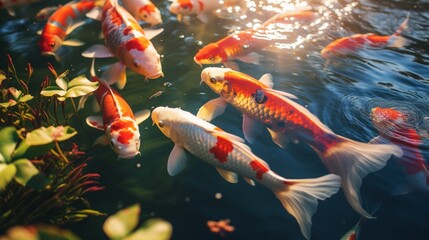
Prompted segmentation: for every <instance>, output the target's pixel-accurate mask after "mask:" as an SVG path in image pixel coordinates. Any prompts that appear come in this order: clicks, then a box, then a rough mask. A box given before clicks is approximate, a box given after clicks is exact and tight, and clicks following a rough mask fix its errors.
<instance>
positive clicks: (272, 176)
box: [152, 107, 340, 239]
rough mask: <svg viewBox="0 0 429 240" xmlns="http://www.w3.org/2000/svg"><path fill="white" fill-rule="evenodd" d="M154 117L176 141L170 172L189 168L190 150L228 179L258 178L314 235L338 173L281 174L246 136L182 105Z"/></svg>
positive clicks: (337, 182) (337, 183)
mask: <svg viewBox="0 0 429 240" xmlns="http://www.w3.org/2000/svg"><path fill="white" fill-rule="evenodd" d="M152 120H153V122H154V123H155V124H156V125H157V126H158V128H159V129H160V130H161V132H162V133H164V135H165V136H167V137H168V138H170V139H171V140H172V141H173V142H174V143H175V145H174V148H173V150H172V152H171V154H170V156H169V158H168V163H167V170H168V172H169V174H170V175H172V176H174V175H176V174H177V173H179V172H180V171H181V170H182V169H183V168H184V167H185V165H186V161H187V158H186V153H185V149H186V150H187V151H189V152H190V153H192V154H193V155H195V156H196V157H198V158H200V159H201V160H204V161H205V162H207V163H208V164H210V165H213V166H214V167H216V169H217V171H218V172H219V173H220V175H221V176H222V177H223V178H225V180H227V181H228V182H231V183H236V182H237V181H238V176H237V174H239V175H241V176H243V177H244V179H245V180H246V181H247V182H248V183H249V184H251V185H252V186H253V185H255V182H254V181H256V182H258V183H260V184H262V185H263V186H265V187H267V188H268V189H270V190H271V191H273V192H274V194H275V195H276V197H277V198H278V199H279V200H280V202H281V203H282V205H283V207H284V208H285V209H286V211H287V212H289V213H290V214H291V215H293V216H294V217H295V218H296V220H297V221H298V223H299V226H300V228H301V232H302V234H303V235H304V237H305V238H306V239H309V238H310V235H311V217H312V215H313V214H314V213H315V211H316V209H317V205H318V202H317V200H324V199H326V198H328V197H330V196H331V195H332V194H335V193H336V192H337V191H338V190H339V187H340V178H339V177H338V176H336V175H334V174H328V175H325V176H322V177H319V178H312V179H285V178H283V177H281V176H279V175H278V174H276V173H275V172H273V171H272V170H271V169H270V168H269V166H268V164H267V163H266V162H265V161H264V160H262V159H261V158H259V157H258V156H256V155H255V154H253V153H252V151H251V149H250V148H249V147H248V146H247V145H245V144H244V139H242V138H240V137H238V136H235V135H232V134H230V133H227V132H224V131H223V130H221V129H220V128H218V127H216V126H215V125H213V124H211V123H208V122H206V121H204V120H202V119H200V118H198V117H196V116H195V115H193V114H191V113H189V112H186V111H183V110H181V109H179V108H168V107H157V108H155V109H154V110H153V112H152ZM195 143H198V144H195Z"/></svg>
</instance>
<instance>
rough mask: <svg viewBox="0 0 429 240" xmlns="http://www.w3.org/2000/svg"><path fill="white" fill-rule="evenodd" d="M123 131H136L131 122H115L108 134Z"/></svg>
mask: <svg viewBox="0 0 429 240" xmlns="http://www.w3.org/2000/svg"><path fill="white" fill-rule="evenodd" d="M123 129H131V130H134V131H135V130H136V128H135V127H134V123H133V122H132V121H117V122H114V123H113V124H112V125H111V126H110V132H112V133H113V132H118V131H121V130H123Z"/></svg>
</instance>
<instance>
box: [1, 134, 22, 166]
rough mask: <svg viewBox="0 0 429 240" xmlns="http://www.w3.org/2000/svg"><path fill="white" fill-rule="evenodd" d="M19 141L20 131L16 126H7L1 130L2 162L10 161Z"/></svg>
mask: <svg viewBox="0 0 429 240" xmlns="http://www.w3.org/2000/svg"><path fill="white" fill-rule="evenodd" d="M18 141H19V137H18V133H17V132H16V129H15V128H14V127H5V128H3V129H1V130H0V155H2V157H1V159H2V161H1V162H4V163H9V162H10V160H11V156H12V153H13V151H14V150H15V148H16V144H17V143H18Z"/></svg>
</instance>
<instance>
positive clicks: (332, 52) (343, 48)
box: [320, 14, 410, 59]
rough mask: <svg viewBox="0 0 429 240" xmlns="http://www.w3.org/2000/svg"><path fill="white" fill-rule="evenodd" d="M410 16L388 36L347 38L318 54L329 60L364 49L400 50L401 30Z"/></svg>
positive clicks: (366, 35)
mask: <svg viewBox="0 0 429 240" xmlns="http://www.w3.org/2000/svg"><path fill="white" fill-rule="evenodd" d="M409 17H410V15H409V14H408V15H407V18H406V19H405V20H404V21H403V22H402V23H401V25H399V27H398V29H397V30H396V31H395V33H393V34H392V35H389V36H379V35H376V34H374V33H366V34H355V35H352V36H349V37H343V38H340V39H337V40H335V41H333V42H331V43H330V44H328V45H327V46H326V47H325V48H323V49H322V51H321V52H320V54H321V55H322V57H323V58H326V59H329V58H331V57H334V56H341V55H346V54H349V53H352V52H356V51H357V50H359V49H361V48H364V47H367V46H369V47H386V46H387V47H395V48H401V47H403V46H404V45H405V39H404V38H403V37H402V36H400V34H401V33H402V31H403V30H405V29H407V28H408V19H409Z"/></svg>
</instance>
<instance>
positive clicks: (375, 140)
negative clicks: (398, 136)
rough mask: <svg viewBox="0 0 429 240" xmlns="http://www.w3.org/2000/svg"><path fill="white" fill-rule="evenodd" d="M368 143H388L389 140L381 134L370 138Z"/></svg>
mask: <svg viewBox="0 0 429 240" xmlns="http://www.w3.org/2000/svg"><path fill="white" fill-rule="evenodd" d="M368 143H370V144H388V143H390V142H389V140H387V139H386V138H384V137H382V136H376V137H374V138H373V139H371V140H370V141H369V142H368Z"/></svg>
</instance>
